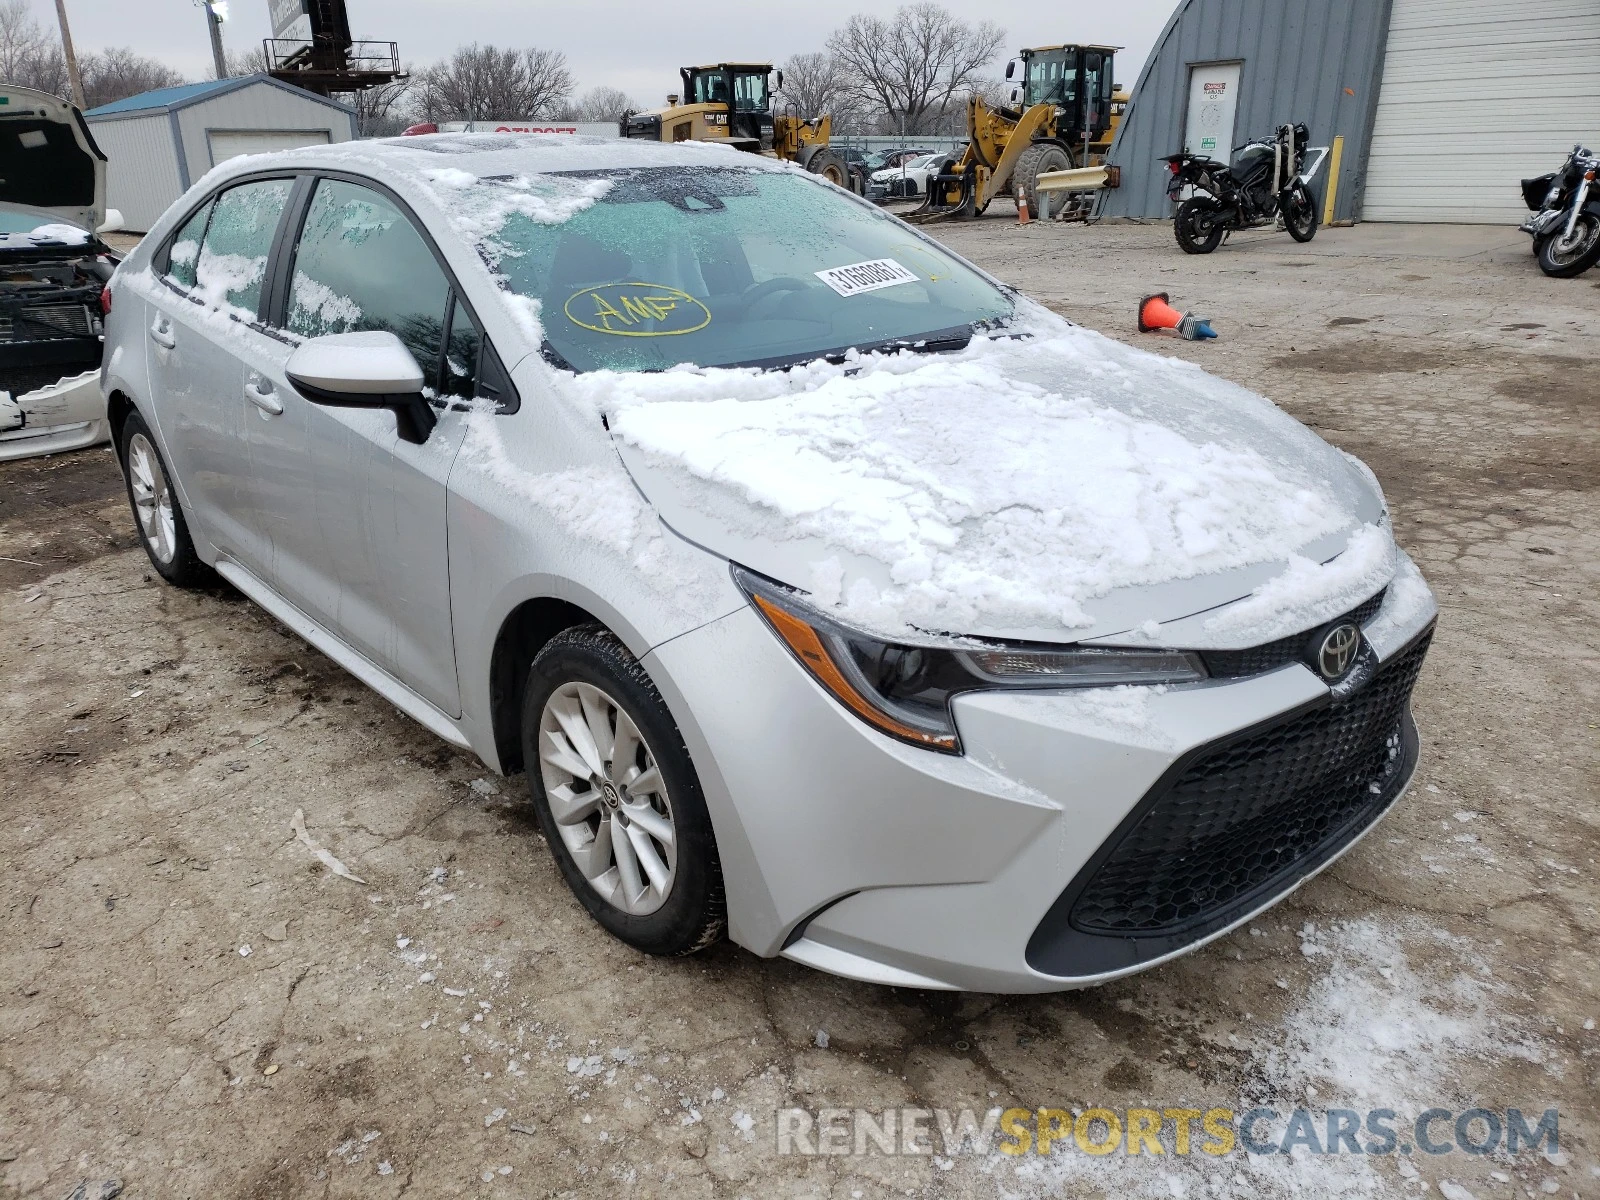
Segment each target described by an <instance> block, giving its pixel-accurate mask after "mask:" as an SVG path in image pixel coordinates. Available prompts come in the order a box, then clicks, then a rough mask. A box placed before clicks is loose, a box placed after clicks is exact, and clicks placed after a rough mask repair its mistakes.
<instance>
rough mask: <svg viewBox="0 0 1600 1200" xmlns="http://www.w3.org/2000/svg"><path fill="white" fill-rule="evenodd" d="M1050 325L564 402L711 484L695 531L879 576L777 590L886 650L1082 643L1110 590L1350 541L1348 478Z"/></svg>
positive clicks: (1217, 386)
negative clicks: (979, 638)
mask: <svg viewBox="0 0 1600 1200" xmlns="http://www.w3.org/2000/svg"><path fill="white" fill-rule="evenodd" d="M1051 322H1052V323H1051V324H1049V325H1041V326H1040V327H1038V328H1036V330H1035V336H1034V337H1032V338H1030V339H1027V340H1002V341H987V340H978V341H975V342H974V344H973V345H972V346H971V347H969V348H968V349H967V350H965V351H963V352H961V353H958V354H947V355H937V356H918V355H914V354H901V355H897V356H893V357H884V356H874V357H872V358H869V359H864V360H858V361H856V362H853V363H848V364H846V365H845V366H840V367H830V366H827V365H826V364H813V365H812V366H809V367H805V368H799V369H796V370H794V371H790V372H787V373H778V372H768V373H760V372H755V371H738V370H723V371H716V370H707V371H691V370H682V369H680V370H677V371H670V372H666V373H662V374H657V375H625V374H610V373H605V372H594V373H591V374H588V375H583V376H580V377H578V379H577V380H576V386H577V388H578V390H579V391H580V393H584V394H587V395H588V396H589V397H590V398H591V399H592V400H593V402H595V403H597V404H599V405H600V406H601V407H603V408H605V409H608V410H609V412H610V425H611V429H612V432H613V434H614V435H615V436H616V437H617V438H618V439H619V440H620V441H621V442H623V443H624V444H625V445H627V446H631V447H634V448H637V449H638V450H639V451H642V452H644V454H645V455H646V456H647V458H648V459H649V460H650V461H651V462H652V464H653V465H657V466H663V467H666V468H667V469H669V470H672V471H677V472H685V473H687V474H689V475H691V476H693V477H694V478H695V479H696V480H699V481H703V483H708V484H711V485H713V486H712V488H711V489H709V490H710V491H711V492H712V493H713V495H712V496H711V497H710V498H709V499H708V503H709V504H710V505H712V506H713V507H714V509H715V511H716V512H718V513H720V514H721V515H723V516H724V517H726V516H727V514H728V513H730V512H736V511H737V508H738V506H736V505H731V504H727V503H722V504H717V502H716V499H715V493H718V492H721V493H723V494H724V495H725V496H731V497H734V498H737V499H739V500H742V501H743V502H744V505H745V506H747V507H753V509H754V511H755V512H756V513H758V514H760V519H759V520H758V521H757V522H756V526H757V527H756V528H753V529H750V530H747V531H746V532H748V533H752V534H754V535H756V536H762V537H766V538H771V539H779V540H782V539H790V538H801V539H815V540H816V541H819V542H821V543H822V544H824V545H825V546H827V547H829V548H831V549H833V550H836V551H837V552H840V553H841V554H842V555H843V559H844V561H845V562H848V561H850V560H851V559H852V557H853V556H860V557H864V558H866V559H869V560H873V561H875V562H877V563H879V564H882V566H883V567H884V568H886V570H884V571H882V572H880V573H878V576H877V579H876V580H875V579H874V578H872V577H870V576H871V575H872V572H857V573H855V574H854V577H853V578H852V577H851V573H850V572H849V571H847V570H841V562H840V561H833V560H830V556H829V555H826V554H824V555H820V556H817V557H816V558H814V559H812V560H811V563H812V572H813V578H812V579H811V580H809V581H802V580H790V581H788V582H793V583H796V584H801V585H802V586H809V588H810V589H811V590H812V592H813V598H814V600H815V601H816V602H818V603H819V604H821V605H823V606H824V607H825V608H827V609H829V610H831V611H833V612H834V613H835V614H836V615H838V616H839V617H841V618H842V619H845V620H847V621H850V622H852V623H855V624H858V625H864V626H866V627H868V628H872V629H876V630H881V631H884V632H896V631H903V630H904V629H905V627H907V626H910V627H913V628H916V629H922V630H936V631H937V630H944V631H957V632H959V631H962V630H967V629H973V628H977V627H979V626H980V625H981V624H983V623H985V622H986V621H988V622H992V621H994V620H997V619H998V620H1002V621H1005V622H1007V623H1010V624H1025V625H1031V626H1035V627H1041V626H1049V627H1065V628H1069V629H1072V628H1082V627H1084V626H1087V625H1090V624H1092V618H1091V617H1090V615H1089V614H1088V613H1087V612H1086V610H1085V607H1084V606H1085V603H1086V602H1087V601H1089V600H1091V599H1092V598H1094V597H1096V596H1100V595H1104V594H1105V593H1107V592H1109V591H1111V590H1112V589H1114V588H1119V587H1126V586H1133V585H1140V584H1152V583H1160V582H1165V581H1168V580H1172V579H1181V578H1188V577H1192V576H1195V575H1199V574H1203V573H1207V572H1213V571H1221V570H1226V569H1230V568H1236V567H1241V566H1246V565H1253V564H1260V563H1266V562H1275V561H1283V560H1286V559H1289V558H1290V556H1292V555H1294V554H1295V553H1296V552H1297V551H1299V550H1300V549H1301V548H1303V547H1304V546H1306V545H1307V544H1308V543H1310V542H1313V541H1314V540H1316V539H1318V538H1321V537H1325V536H1327V535H1329V534H1332V533H1335V532H1338V531H1340V530H1344V529H1348V528H1350V527H1351V526H1352V525H1353V524H1356V523H1357V522H1356V521H1355V519H1354V509H1355V504H1354V500H1353V497H1352V493H1351V490H1350V488H1349V487H1348V486H1346V488H1345V489H1344V490H1343V491H1340V490H1339V489H1338V488H1337V487H1336V485H1335V483H1334V480H1335V479H1337V478H1338V477H1339V476H1341V475H1342V476H1343V477H1344V478H1345V480H1346V484H1347V485H1348V482H1349V480H1350V478H1351V475H1350V472H1349V471H1348V470H1347V469H1345V468H1344V467H1343V465H1342V463H1341V462H1340V460H1339V459H1338V457H1337V455H1336V454H1335V453H1334V452H1333V451H1332V450H1330V449H1328V448H1327V447H1326V446H1325V445H1323V444H1322V443H1321V442H1320V441H1319V440H1318V439H1316V438H1315V435H1312V434H1310V433H1309V432H1308V431H1305V430H1304V429H1303V428H1302V427H1300V426H1298V425H1297V424H1296V423H1295V422H1293V421H1291V420H1289V419H1288V418H1287V417H1284V416H1283V415H1282V414H1281V413H1278V412H1277V410H1276V409H1274V408H1273V406H1272V405H1271V404H1270V403H1268V402H1267V401H1265V400H1262V399H1260V398H1259V397H1254V396H1250V395H1249V394H1248V393H1246V392H1244V391H1243V390H1242V389H1239V388H1236V387H1234V386H1233V385H1231V384H1226V383H1224V382H1223V381H1221V380H1216V379H1212V378H1211V377H1209V376H1206V375H1204V374H1203V373H1202V372H1199V371H1198V370H1195V369H1193V368H1190V367H1189V366H1188V365H1187V364H1175V363H1173V362H1172V361H1171V360H1166V359H1160V358H1156V357H1155V356H1151V355H1147V354H1144V353H1142V352H1139V351H1133V350H1129V349H1128V348H1126V347H1122V346H1120V345H1119V344H1117V343H1115V342H1111V341H1110V340H1108V339H1105V338H1102V337H1100V336H1099V335H1097V334H1093V333H1090V332H1088V331H1086V330H1082V329H1077V328H1075V327H1071V326H1068V325H1066V324H1065V323H1062V322H1059V321H1057V320H1054V319H1053V318H1052V319H1051ZM1265 434H1270V435H1271V436H1265ZM1278 451H1281V453H1278ZM1269 454H1275V457H1268V455H1269ZM706 490H707V489H705V488H703V487H702V488H700V489H699V492H700V493H704V492H705V491H706ZM691 494H693V493H691ZM708 511H711V509H708ZM1381 540H1383V541H1384V542H1387V540H1388V539H1387V534H1386V533H1384V534H1383V535H1382V539H1381ZM1357 548H1358V549H1360V550H1361V551H1362V553H1363V560H1362V561H1363V563H1364V564H1365V565H1366V567H1370V565H1371V564H1370V563H1369V562H1367V559H1366V557H1365V555H1366V553H1367V551H1368V550H1369V549H1371V546H1369V543H1368V541H1366V540H1365V539H1363V540H1362V541H1361V542H1360V543H1359V546H1358V547H1357ZM1366 573H1367V572H1366V570H1365V567H1364V569H1363V577H1365V574H1366ZM1303 582H1304V581H1303V580H1301V579H1300V577H1299V576H1298V575H1297V576H1296V577H1295V580H1294V583H1293V585H1291V584H1285V585H1283V589H1282V590H1283V591H1284V592H1287V591H1288V590H1290V588H1291V586H1298V585H1299V584H1301V583H1303ZM1308 586H1314V584H1313V585H1308ZM1378 586H1381V581H1380V583H1379V585H1378ZM1274 594H1277V593H1274ZM1368 594H1370V593H1368ZM1270 602H1271V601H1270V597H1269V598H1267V599H1265V600H1263V605H1265V604H1267V603H1270Z"/></svg>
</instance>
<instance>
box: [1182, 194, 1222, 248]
mask: <svg viewBox="0 0 1600 1200" xmlns="http://www.w3.org/2000/svg"><path fill="white" fill-rule="evenodd" d="M1226 232H1227V230H1225V229H1224V228H1223V226H1222V210H1221V209H1219V208H1218V207H1217V205H1216V202H1215V201H1212V200H1201V199H1200V198H1198V197H1191V198H1190V199H1188V200H1185V201H1184V202H1183V203H1182V204H1180V205H1178V214H1177V216H1175V217H1173V219H1172V234H1173V236H1174V237H1175V238H1177V239H1178V246H1179V247H1180V248H1181V249H1182V250H1183V252H1184V253H1185V254H1210V253H1211V252H1212V251H1213V250H1215V249H1216V248H1217V247H1218V246H1220V245H1222V235H1223V234H1224V233H1226Z"/></svg>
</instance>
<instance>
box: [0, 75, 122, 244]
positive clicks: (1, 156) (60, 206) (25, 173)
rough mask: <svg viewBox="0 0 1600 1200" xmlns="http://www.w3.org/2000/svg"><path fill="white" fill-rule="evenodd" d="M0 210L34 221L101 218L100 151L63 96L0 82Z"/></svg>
mask: <svg viewBox="0 0 1600 1200" xmlns="http://www.w3.org/2000/svg"><path fill="white" fill-rule="evenodd" d="M0 210H4V211H6V212H13V213H15V212H21V213H24V214H27V215H29V216H32V217H36V218H37V219H38V222H39V224H40V225H46V224H49V223H51V222H59V223H65V224H69V225H75V226H77V227H78V228H79V229H84V230H90V231H93V230H97V229H99V228H100V227H101V226H102V225H104V224H105V221H106V156H105V155H104V154H103V153H101V151H100V147H99V146H97V145H96V144H95V140H94V136H93V135H92V134H91V133H90V132H89V127H88V125H86V124H85V123H84V120H83V115H82V114H81V113H80V112H79V111H78V110H77V109H76V108H74V107H73V106H72V105H71V104H68V103H67V102H66V101H65V100H60V99H58V98H56V97H55V96H50V95H46V94H45V93H44V92H36V91H33V90H32V89H31V88H24V87H17V86H15V85H14V84H9V83H7V84H0Z"/></svg>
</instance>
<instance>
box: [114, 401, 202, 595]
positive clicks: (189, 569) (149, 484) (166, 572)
mask: <svg viewBox="0 0 1600 1200" xmlns="http://www.w3.org/2000/svg"><path fill="white" fill-rule="evenodd" d="M117 454H118V457H119V458H120V459H121V460H122V478H123V481H124V482H125V483H126V485H127V488H128V505H129V507H131V508H132V509H133V520H134V525H135V527H136V528H137V529H138V531H139V542H140V544H141V545H143V546H144V552H145V554H147V555H148V556H149V558H150V565H151V566H153V567H154V568H155V569H156V573H157V574H158V575H160V576H161V578H163V579H165V580H166V581H167V582H168V583H170V584H172V585H173V586H174V587H181V588H202V587H211V586H214V585H215V584H216V582H217V579H216V575H215V574H214V573H213V572H212V570H211V568H210V567H208V566H206V564H205V563H203V562H201V561H200V555H199V554H198V553H196V551H195V548H194V539H193V538H191V537H190V536H189V522H188V521H187V520H186V519H185V518H184V515H183V505H182V504H181V503H180V502H179V500H178V494H177V492H176V491H175V490H173V487H172V477H171V475H169V474H168V472H167V464H166V461H165V460H164V459H163V458H162V457H161V451H160V450H159V449H157V448H156V439H155V435H154V434H152V433H151V432H150V426H148V425H146V424H145V421H144V418H143V417H141V416H140V415H139V414H138V413H137V412H131V413H129V414H128V417H127V420H125V421H124V422H123V423H122V432H121V436H120V437H119V438H118V439H117Z"/></svg>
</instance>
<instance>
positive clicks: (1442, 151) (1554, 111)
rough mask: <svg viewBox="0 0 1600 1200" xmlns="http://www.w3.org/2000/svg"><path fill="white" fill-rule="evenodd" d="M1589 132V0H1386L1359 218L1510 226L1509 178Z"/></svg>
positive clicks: (1551, 165) (1599, 77)
mask: <svg viewBox="0 0 1600 1200" xmlns="http://www.w3.org/2000/svg"><path fill="white" fill-rule="evenodd" d="M1596 140H1600V4H1597V3H1596V0H1394V14H1393V16H1392V17H1391V18H1390V22H1389V43H1388V51H1387V54H1386V56H1385V60H1384V66H1383V88H1382V90H1381V92H1380V93H1379V96H1378V119H1377V123H1376V125H1375V126H1374V128H1373V132H1372V147H1371V149H1370V151H1369V152H1368V155H1367V189H1366V199H1365V202H1364V204H1363V211H1362V216H1363V217H1364V218H1365V219H1366V220H1368V221H1442V222H1456V221H1461V222H1471V223H1475V224H1509V225H1516V224H1519V223H1520V222H1521V221H1523V220H1524V219H1525V218H1526V217H1527V215H1528V212H1527V209H1526V208H1525V207H1524V206H1523V203H1522V195H1521V191H1520V189H1519V187H1518V184H1519V182H1520V181H1521V180H1522V179H1524V178H1528V177H1532V176H1535V175H1543V174H1545V173H1546V172H1549V171H1554V170H1555V169H1556V168H1557V167H1559V166H1560V165H1561V163H1562V161H1563V160H1564V159H1565V157H1566V155H1567V153H1568V152H1569V151H1570V150H1571V149H1572V146H1573V143H1574V142H1583V143H1584V144H1586V145H1592V144H1593V143H1594V142H1595V141H1596Z"/></svg>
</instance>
